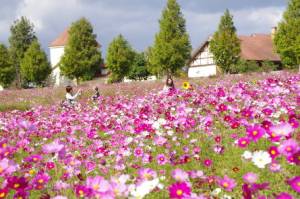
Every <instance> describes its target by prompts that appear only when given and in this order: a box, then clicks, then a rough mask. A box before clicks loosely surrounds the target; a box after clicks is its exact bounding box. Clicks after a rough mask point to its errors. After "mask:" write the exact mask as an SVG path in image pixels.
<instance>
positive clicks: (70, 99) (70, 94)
mask: <svg viewBox="0 0 300 199" xmlns="http://www.w3.org/2000/svg"><path fill="white" fill-rule="evenodd" d="M66 92H67V93H66V101H67V103H68V104H69V105H71V106H74V105H75V104H76V101H75V100H76V98H77V97H78V96H79V95H80V94H81V90H80V89H79V90H78V91H77V93H76V94H75V95H74V93H73V87H72V86H67V87H66Z"/></svg>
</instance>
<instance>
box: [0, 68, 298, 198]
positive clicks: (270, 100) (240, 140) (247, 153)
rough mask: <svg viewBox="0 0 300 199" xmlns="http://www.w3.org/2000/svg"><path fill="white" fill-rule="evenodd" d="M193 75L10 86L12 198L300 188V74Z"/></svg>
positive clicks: (0, 172) (4, 137) (219, 194)
mask: <svg viewBox="0 0 300 199" xmlns="http://www.w3.org/2000/svg"><path fill="white" fill-rule="evenodd" d="M185 81H186V80H183V79H182V80H178V81H176V90H172V91H163V90H162V86H163V82H159V81H157V82H152V83H151V82H143V83H130V84H124V83H122V84H117V85H104V84H99V83H98V82H89V83H86V84H83V85H81V86H80V88H82V89H83V90H84V93H83V96H82V97H81V99H80V101H79V105H78V107H76V108H62V107H60V106H59V102H60V101H61V99H62V98H63V96H64V89H63V88H57V89H52V88H43V89H34V90H22V91H16V90H8V91H4V92H2V93H0V103H1V106H0V107H2V108H1V110H2V112H0V135H1V136H0V159H1V160H0V184H1V186H0V198H18V199H25V198H33V199H34V198H42V199H46V198H54V199H66V198H68V199H72V198H103V199H114V198H117V199H122V198H135V199H141V198H145V199H160V198H161V199H164V198H180V199H181V198H183V199H218V198H224V199H225V198H226V199H229V198H237V199H239V198H245V199H252V198H253V199H254V198H260V199H269V198H276V199H290V198H294V199H296V198H299V197H300V169H299V165H300V145H299V142H300V128H299V122H300V74H297V73H293V72H279V73H276V74H275V73H269V74H259V75H258V74H256V75H243V76H224V77H219V78H207V79H201V80H199V79H196V80H190V81H189V83H187V82H185ZM183 84H184V86H182V85H183ZM95 85H98V87H99V90H100V93H101V96H100V97H99V99H97V100H96V101H92V100H91V99H90V97H89V96H90V95H91V93H92V87H93V86H95ZM191 85H192V86H191ZM22 103H23V104H22ZM14 109H17V110H14Z"/></svg>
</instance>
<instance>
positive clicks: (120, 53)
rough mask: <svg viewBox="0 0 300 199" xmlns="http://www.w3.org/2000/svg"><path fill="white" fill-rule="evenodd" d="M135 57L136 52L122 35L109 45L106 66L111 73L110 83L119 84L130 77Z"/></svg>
mask: <svg viewBox="0 0 300 199" xmlns="http://www.w3.org/2000/svg"><path fill="white" fill-rule="evenodd" d="M134 57H135V52H134V50H133V49H132V47H131V46H130V44H129V42H128V41H127V40H126V39H125V38H124V37H123V36H122V35H119V36H117V37H116V38H115V39H114V40H113V41H112V42H111V43H110V44H109V47H108V50H107V57H106V66H107V67H108V69H109V70H110V71H111V77H110V82H119V81H121V80H122V79H123V78H124V77H125V76H126V75H128V73H129V71H130V67H131V65H132V64H133V61H134Z"/></svg>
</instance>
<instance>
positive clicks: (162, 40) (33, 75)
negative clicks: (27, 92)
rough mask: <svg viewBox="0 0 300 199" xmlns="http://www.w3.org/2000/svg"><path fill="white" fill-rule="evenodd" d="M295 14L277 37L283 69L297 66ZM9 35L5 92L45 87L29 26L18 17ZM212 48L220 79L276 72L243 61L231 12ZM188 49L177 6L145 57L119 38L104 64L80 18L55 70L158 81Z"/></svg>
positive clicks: (1, 62)
mask: <svg viewBox="0 0 300 199" xmlns="http://www.w3.org/2000/svg"><path fill="white" fill-rule="evenodd" d="M299 13H300V0H290V1H289V4H288V8H287V10H286V11H285V13H284V15H283V20H282V21H281V22H280V23H279V24H278V30H277V32H276V34H275V38H274V43H275V46H276V51H277V52H278V53H279V54H280V57H281V59H282V63H283V67H284V68H295V67H296V66H297V65H300V28H299V27H300V15H299ZM10 31H11V35H10V37H9V47H6V46H5V45H3V44H0V84H1V85H3V86H9V85H10V84H11V83H12V82H15V83H16V85H17V86H18V87H28V86H30V85H31V84H34V85H38V86H43V85H45V83H46V82H47V79H49V75H50V73H51V66H50V64H49V61H48V60H47V57H46V54H45V52H44V51H43V50H42V49H41V46H40V44H39V41H38V38H37V37H36V34H35V32H34V26H33V24H32V23H31V22H30V21H29V20H28V19H27V18H26V17H21V18H20V19H18V20H16V21H15V22H14V23H13V25H12V26H11V29H10ZM210 42H211V43H210V50H211V52H212V54H213V56H214V60H215V62H216V64H217V65H218V66H219V67H220V68H221V70H222V71H223V72H224V73H242V72H248V71H261V70H264V71H270V70H273V69H275V68H276V67H277V66H275V65H274V64H273V63H272V62H265V63H263V64H262V65H261V66H258V65H257V63H256V62H253V61H252V62H248V61H245V60H242V59H241V57H240V52H241V48H240V41H239V39H238V36H237V34H236V28H235V26H234V22H233V16H232V15H231V14H230V12H229V10H226V11H225V13H224V15H223V16H222V17H221V20H220V23H219V26H218V29H217V31H216V32H215V33H214V35H213V37H212V40H211V41H210ZM191 49H192V47H191V44H190V39H189V35H188V33H187V30H186V24H185V19H184V17H183V14H182V12H181V8H180V6H179V4H178V3H177V1H176V0H168V1H167V5H166V7H165V8H164V10H163V11H162V16H161V19H160V20H159V32H158V33H157V34H156V35H155V39H154V43H153V45H152V46H150V47H149V48H148V49H147V50H146V51H145V52H137V51H136V50H134V49H133V48H132V46H131V45H130V44H129V42H128V41H127V40H126V39H125V38H124V37H123V36H122V35H118V36H117V37H116V38H114V39H113V41H112V42H111V43H110V45H109V47H108V49H107V56H106V59H105V61H104V58H103V57H102V55H101V51H100V44H98V43H97V41H96V34H95V33H94V30H93V26H92V25H91V23H90V22H89V21H88V20H87V19H86V18H81V19H79V20H78V21H76V22H74V23H72V25H71V26H70V28H69V39H68V43H67V45H66V46H65V53H64V56H63V57H62V59H61V61H60V63H59V64H58V66H57V67H60V69H61V72H62V74H63V75H64V76H66V77H68V78H70V79H76V80H77V81H85V80H90V79H92V78H94V77H95V76H96V75H97V74H99V73H100V66H101V65H103V64H104V62H105V65H106V67H107V68H108V69H109V70H110V77H109V82H112V83H113V82H120V81H122V80H123V78H124V77H129V78H130V79H135V80H141V79H144V78H147V76H149V75H150V74H152V75H156V76H158V77H160V76H163V75H178V74H180V73H181V69H182V68H183V66H185V64H186V62H187V60H188V59H189V58H190V54H191Z"/></svg>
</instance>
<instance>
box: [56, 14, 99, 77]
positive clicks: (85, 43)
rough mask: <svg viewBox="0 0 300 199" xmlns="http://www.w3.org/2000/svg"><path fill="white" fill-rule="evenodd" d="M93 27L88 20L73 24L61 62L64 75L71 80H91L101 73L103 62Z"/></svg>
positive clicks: (84, 19) (83, 19) (82, 19)
mask: <svg viewBox="0 0 300 199" xmlns="http://www.w3.org/2000/svg"><path fill="white" fill-rule="evenodd" d="M96 37H97V36H96V34H94V33H93V27H92V25H91V23H90V22H89V21H88V20H87V19H86V18H81V19H79V20H78V21H76V22H74V23H72V25H71V27H70V29H69V37H68V43H67V45H66V47H65V54H64V56H63V57H62V59H61V61H60V64H59V65H60V69H61V72H62V74H63V75H65V76H66V77H68V78H70V79H74V78H75V79H76V80H77V82H78V81H79V80H90V79H92V78H93V77H95V75H96V74H97V73H98V72H99V70H100V65H101V62H102V59H101V52H100V48H99V44H98V42H97V41H96Z"/></svg>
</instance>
